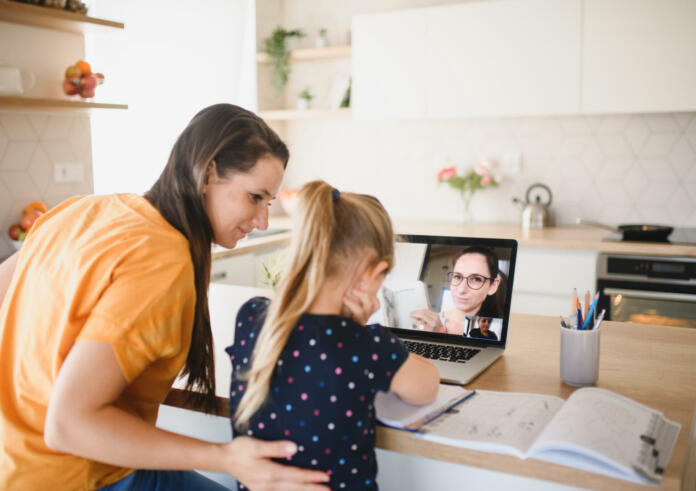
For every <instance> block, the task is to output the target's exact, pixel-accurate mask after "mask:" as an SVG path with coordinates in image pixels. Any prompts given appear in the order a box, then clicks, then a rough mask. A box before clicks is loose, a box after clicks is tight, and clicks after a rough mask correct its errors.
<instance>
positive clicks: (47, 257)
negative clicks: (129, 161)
mask: <svg viewBox="0 0 696 491" xmlns="http://www.w3.org/2000/svg"><path fill="white" fill-rule="evenodd" d="M195 301H196V291H195V287H194V274H193V264H192V261H191V255H190V252H189V244H188V241H187V240H186V238H185V237H184V236H183V235H182V234H181V233H180V232H178V231H177V230H176V229H175V228H174V227H172V226H171V225H170V224H169V223H168V222H167V221H166V220H165V219H164V218H163V217H162V216H161V215H160V213H159V212H158V211H157V210H156V209H155V208H154V207H153V206H152V205H151V204H150V203H149V202H148V201H147V200H146V199H145V198H143V197H141V196H137V195H110V196H90V197H84V198H71V199H69V200H67V201H65V202H63V203H61V204H60V205H58V206H57V207H55V208H54V209H52V210H50V211H49V212H48V213H47V214H45V215H43V216H42V217H41V218H40V219H39V220H37V222H36V223H35V224H34V227H33V228H32V230H31V232H30V233H29V235H28V236H27V239H26V241H25V244H24V245H23V247H22V249H21V250H20V253H19V257H18V260H17V266H16V269H15V272H14V275H13V277H12V281H11V283H10V286H9V290H8V291H7V294H6V296H5V299H4V301H3V303H2V306H1V308H0V367H1V368H0V489H3V490H20V489H21V490H30V489H45V488H47V487H48V488H51V489H95V488H99V487H101V486H105V485H107V484H110V483H112V482H115V481H117V480H118V479H121V478H122V477H124V476H125V475H127V474H128V473H130V472H131V471H132V470H131V469H124V468H119V467H114V466H111V465H107V464H103V463H100V462H95V461H91V460H87V459H85V458H82V457H77V456H74V455H69V454H65V453H61V452H56V451H54V450H51V449H49V448H48V447H47V446H46V444H45V443H44V438H43V433H44V423H45V419H46V411H47V408H48V403H49V400H50V397H51V392H52V390H53V385H54V383H55V381H56V378H57V376H58V373H59V371H60V368H61V366H62V364H63V361H64V360H65V357H66V356H67V354H68V352H69V351H70V349H71V347H72V346H73V344H74V343H75V342H76V341H77V340H90V341H102V342H107V343H110V344H111V346H112V347H113V350H114V354H115V355H116V358H117V360H118V363H119V365H120V367H121V370H122V372H123V375H124V376H125V378H126V380H127V381H128V386H127V388H126V390H125V391H124V392H123V394H121V396H120V397H119V399H118V401H117V402H116V404H117V405H118V406H119V407H120V408H122V409H123V410H125V411H127V412H129V413H131V414H133V415H136V416H138V417H139V418H142V419H143V420H145V421H148V422H150V423H152V424H153V425H154V424H155V420H156V419H157V410H158V408H159V404H160V403H161V402H162V401H163V400H164V398H165V397H166V395H167V392H168V391H169V388H170V387H171V384H172V382H173V381H174V379H175V378H176V376H177V374H178V373H179V371H180V370H181V368H182V367H183V365H184V363H185V361H186V357H187V355H188V350H189V346H190V341H191V331H192V327H193V318H194V307H195ZM94 376H95V377H98V376H99V374H98V373H95V374H94ZM75 397H79V394H75Z"/></svg>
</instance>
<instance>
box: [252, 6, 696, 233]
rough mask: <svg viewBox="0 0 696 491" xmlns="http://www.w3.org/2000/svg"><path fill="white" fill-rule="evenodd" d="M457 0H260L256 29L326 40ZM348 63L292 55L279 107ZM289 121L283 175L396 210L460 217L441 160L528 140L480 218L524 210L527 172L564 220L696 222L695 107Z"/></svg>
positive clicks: (466, 158)
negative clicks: (322, 30)
mask: <svg viewBox="0 0 696 491" xmlns="http://www.w3.org/2000/svg"><path fill="white" fill-rule="evenodd" d="M485 1H488V0H485ZM451 3H464V2H461V1H459V0H389V1H384V2H372V1H369V0H337V1H334V2H325V1H322V0H285V1H284V2H283V3H282V5H279V4H278V1H277V0H259V1H258V6H257V10H258V15H257V21H258V23H259V24H258V33H257V36H258V38H259V40H262V39H263V38H264V37H265V36H268V35H269V34H270V31H271V30H272V28H274V27H275V26H276V25H283V26H284V27H286V28H302V29H304V30H305V31H306V32H307V33H308V36H307V38H304V39H301V40H300V41H299V42H298V45H299V47H310V46H313V43H314V38H315V37H316V33H317V30H318V28H319V27H326V28H327V29H328V31H329V32H328V37H329V39H330V41H331V42H332V43H333V44H343V43H345V41H346V38H347V37H348V36H347V30H348V29H349V27H350V18H351V16H352V15H355V14H362V13H368V12H377V11H387V10H397V9H407V8H414V7H425V6H431V5H441V4H451ZM348 65H349V61H346V60H337V61H328V62H324V61H321V62H316V61H315V62H302V63H297V64H294V65H293V72H292V74H291V76H290V81H289V83H288V88H287V90H286V93H285V94H283V96H281V97H282V100H281V101H277V102H276V107H277V105H281V106H285V107H292V106H293V104H294V101H295V99H296V92H297V91H299V90H300V89H301V88H303V87H305V86H309V87H310V88H311V89H313V92H314V93H315V94H317V96H318V97H317V99H316V100H315V101H313V102H314V103H315V104H316V106H315V107H322V105H325V100H326V98H325V95H326V93H327V91H328V88H329V87H330V85H331V82H332V80H333V77H334V76H335V73H337V72H338V71H340V70H345V69H346V67H347V66H348ZM264 70H265V69H264V68H263V67H262V68H261V69H260V71H259V73H260V74H263V73H264ZM540 76H543V74H541V75H540ZM259 79H260V89H259V90H260V100H261V101H262V102H263V103H264V104H265V106H264V107H272V106H271V105H270V104H268V103H267V94H264V91H266V88H265V87H264V85H263V80H262V75H260V76H259ZM404 83H408V80H404ZM282 132H283V135H284V136H285V138H286V140H287V142H288V145H289V147H290V152H291V157H290V163H289V165H288V171H287V177H286V180H285V185H286V186H288V187H295V186H299V185H301V184H302V183H304V182H306V181H308V180H311V179H316V178H322V179H326V180H328V181H329V182H331V183H332V184H334V185H335V186H337V187H338V188H340V189H346V190H355V191H361V192H366V193H370V194H374V195H376V196H377V197H379V198H380V199H381V200H382V201H383V202H384V204H385V206H386V207H387V209H388V211H389V212H390V214H391V215H392V216H393V217H395V218H401V219H421V220H447V221H449V220H454V221H456V220H459V218H460V216H461V204H460V200H459V198H458V196H457V194H456V193H455V192H454V191H452V190H451V189H449V188H447V187H446V186H438V185H437V183H436V180H435V175H436V173H437V171H438V170H439V169H441V168H442V167H444V166H449V165H456V166H458V167H460V168H462V169H463V168H466V167H469V166H472V165H473V164H475V163H476V161H477V160H478V159H480V158H493V159H497V160H502V158H503V156H504V155H505V154H506V153H508V152H521V153H522V154H523V159H522V160H523V162H522V172H521V173H520V174H518V175H514V176H508V177H507V179H506V180H505V181H504V183H503V185H502V186H501V187H500V188H498V189H489V190H486V191H484V192H480V193H478V194H477V195H476V196H475V197H474V199H473V201H472V205H471V207H472V212H473V215H474V219H475V221H496V222H517V221H518V220H519V218H520V210H519V209H518V208H517V207H516V206H515V205H513V203H512V197H513V196H518V197H523V196H524V192H525V190H526V188H527V187H528V186H529V185H530V184H531V183H534V182H544V183H546V184H548V185H549V186H550V187H551V189H552V191H553V193H554V202H553V205H552V210H553V211H554V212H555V215H556V218H557V222H558V223H562V224H563V223H565V224H568V223H574V221H575V219H576V218H577V217H584V218H586V219H594V220H602V221H605V222H608V223H610V224H619V223H628V222H656V223H660V224H673V225H679V226H691V227H696V113H668V114H620V115H606V116H591V117H588V116H569V117H538V118H506V119H502V118H501V119H451V120H439V121H351V120H311V121H304V120H303V121H292V122H287V123H285V124H284V125H283V129H282Z"/></svg>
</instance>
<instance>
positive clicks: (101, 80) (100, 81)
mask: <svg viewBox="0 0 696 491" xmlns="http://www.w3.org/2000/svg"><path fill="white" fill-rule="evenodd" d="M94 76H95V77H96V78H97V84H98V85H101V84H103V83H104V74H103V73H95V74H94Z"/></svg>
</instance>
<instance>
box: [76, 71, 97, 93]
mask: <svg viewBox="0 0 696 491" xmlns="http://www.w3.org/2000/svg"><path fill="white" fill-rule="evenodd" d="M80 86H81V89H80V90H81V91H82V90H91V91H94V88H95V87H96V86H97V77H95V76H94V75H87V76H86V77H82V79H81V80H80Z"/></svg>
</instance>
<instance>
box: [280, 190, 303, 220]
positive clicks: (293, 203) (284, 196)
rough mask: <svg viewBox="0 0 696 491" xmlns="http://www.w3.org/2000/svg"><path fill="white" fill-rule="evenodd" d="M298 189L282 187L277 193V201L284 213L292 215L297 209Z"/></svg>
mask: <svg viewBox="0 0 696 491" xmlns="http://www.w3.org/2000/svg"><path fill="white" fill-rule="evenodd" d="M299 192H300V191H299V189H283V190H282V191H280V193H278V201H280V206H282V207H283V211H284V212H285V214H286V215H289V216H293V215H294V214H295V211H296V210H297V202H298V199H297V195H298V193H299Z"/></svg>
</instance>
